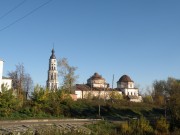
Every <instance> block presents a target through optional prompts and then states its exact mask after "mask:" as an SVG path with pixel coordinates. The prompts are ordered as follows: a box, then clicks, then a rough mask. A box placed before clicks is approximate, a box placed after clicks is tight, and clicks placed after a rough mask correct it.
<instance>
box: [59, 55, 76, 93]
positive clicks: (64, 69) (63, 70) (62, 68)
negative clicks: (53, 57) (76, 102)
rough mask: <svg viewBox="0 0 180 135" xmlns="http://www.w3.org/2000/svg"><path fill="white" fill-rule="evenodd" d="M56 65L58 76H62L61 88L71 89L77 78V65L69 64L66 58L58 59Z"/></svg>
mask: <svg viewBox="0 0 180 135" xmlns="http://www.w3.org/2000/svg"><path fill="white" fill-rule="evenodd" d="M58 67H59V73H60V76H61V77H62V78H63V84H62V85H63V89H67V90H69V91H71V90H72V87H73V86H74V85H75V82H76V80H77V78H78V76H77V75H75V71H76V70H77V67H73V66H70V65H69V63H68V60H67V59H66V58H62V59H59V60H58Z"/></svg>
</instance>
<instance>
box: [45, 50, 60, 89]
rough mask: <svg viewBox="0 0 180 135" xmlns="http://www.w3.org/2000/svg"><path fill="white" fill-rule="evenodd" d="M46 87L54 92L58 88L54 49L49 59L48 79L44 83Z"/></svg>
mask: <svg viewBox="0 0 180 135" xmlns="http://www.w3.org/2000/svg"><path fill="white" fill-rule="evenodd" d="M46 86H47V88H49V89H50V90H55V89H57V88H58V86H59V81H58V70H57V60H56V56H55V52H54V48H53V49H52V54H51V56H50V59H49V70H48V79H47V82H46Z"/></svg>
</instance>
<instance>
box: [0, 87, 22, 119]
mask: <svg viewBox="0 0 180 135" xmlns="http://www.w3.org/2000/svg"><path fill="white" fill-rule="evenodd" d="M21 107H22V102H21V101H20V100H19V99H18V98H16V97H15V96H14V95H13V90H12V89H11V90H7V89H6V87H2V93H0V116H1V117H10V116H11V115H12V114H13V113H14V112H16V111H18V110H19V109H20V108H21Z"/></svg>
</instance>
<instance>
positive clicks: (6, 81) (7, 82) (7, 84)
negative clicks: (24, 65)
mask: <svg viewBox="0 0 180 135" xmlns="http://www.w3.org/2000/svg"><path fill="white" fill-rule="evenodd" d="M2 84H3V85H4V86H5V87H6V88H7V89H11V88H12V79H4V78H3V79H2Z"/></svg>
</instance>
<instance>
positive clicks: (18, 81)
mask: <svg viewBox="0 0 180 135" xmlns="http://www.w3.org/2000/svg"><path fill="white" fill-rule="evenodd" d="M8 76H9V77H10V78H12V87H13V89H14V90H17V95H18V96H25V97H26V99H27V95H28V92H29V91H30V90H31V89H32V86H33V81H32V79H31V76H30V74H28V73H26V72H25V68H24V65H23V64H18V65H16V70H15V71H11V72H9V73H8Z"/></svg>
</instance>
